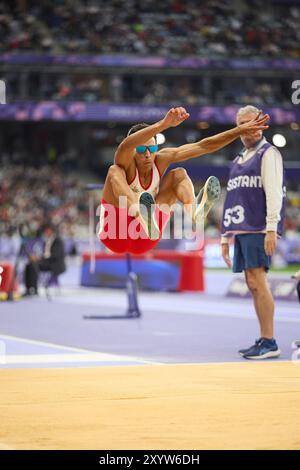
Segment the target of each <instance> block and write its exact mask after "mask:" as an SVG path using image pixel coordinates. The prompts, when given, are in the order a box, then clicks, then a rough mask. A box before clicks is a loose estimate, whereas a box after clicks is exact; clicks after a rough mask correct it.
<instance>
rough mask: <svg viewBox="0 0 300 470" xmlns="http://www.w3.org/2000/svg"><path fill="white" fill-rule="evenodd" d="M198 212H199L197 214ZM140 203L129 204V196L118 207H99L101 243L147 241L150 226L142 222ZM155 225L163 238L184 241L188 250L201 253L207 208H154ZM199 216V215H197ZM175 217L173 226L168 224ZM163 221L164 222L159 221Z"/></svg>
mask: <svg viewBox="0 0 300 470" xmlns="http://www.w3.org/2000/svg"><path fill="white" fill-rule="evenodd" d="M196 211H197V212H196ZM139 213H140V207H139V205H138V204H131V205H130V204H129V203H128V200H127V197H126V196H120V197H119V203H118V208H115V207H114V206H113V205H112V204H101V205H99V206H98V207H97V212H96V215H97V216H98V217H99V222H98V224H97V227H96V234H97V236H98V238H100V240H103V241H104V240H107V239H110V240H126V239H127V238H130V239H131V240H138V239H142V240H146V239H148V238H149V233H147V230H144V227H145V226H147V223H146V224H144V225H143V223H141V217H139V216H136V214H139ZM151 213H152V216H151V223H153V224H156V226H157V227H159V229H160V237H159V239H163V240H170V239H175V240H182V241H184V242H185V243H186V245H185V248H186V249H188V250H193V249H196V250H200V249H202V248H203V246H204V223H205V221H204V219H205V218H204V213H203V209H200V210H199V208H196V207H195V206H194V205H193V204H190V205H185V206H183V205H182V204H180V203H175V204H173V205H172V206H169V205H168V204H159V205H156V204H155V205H153V207H152V210H151ZM195 214H196V216H195ZM171 216H172V224H169V223H168V221H169V219H170V217H171ZM159 221H160V222H159Z"/></svg>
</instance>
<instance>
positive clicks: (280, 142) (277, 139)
mask: <svg viewBox="0 0 300 470" xmlns="http://www.w3.org/2000/svg"><path fill="white" fill-rule="evenodd" d="M272 141H273V144H274V145H276V147H285V146H286V138H285V137H284V135H282V134H274V135H273V138H272Z"/></svg>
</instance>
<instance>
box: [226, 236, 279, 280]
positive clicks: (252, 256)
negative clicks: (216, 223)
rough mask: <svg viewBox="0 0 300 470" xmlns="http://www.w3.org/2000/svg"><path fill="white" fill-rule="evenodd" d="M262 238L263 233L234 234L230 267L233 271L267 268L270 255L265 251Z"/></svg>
mask: <svg viewBox="0 0 300 470" xmlns="http://www.w3.org/2000/svg"><path fill="white" fill-rule="evenodd" d="M264 240H265V234H264V233H245V234H242V235H236V236H235V242H234V256H233V268H232V271H233V272H234V273H241V272H242V271H244V270H245V269H249V268H260V267H264V268H265V270H266V271H268V270H269V268H270V264H271V256H267V255H266V253H265V249H264Z"/></svg>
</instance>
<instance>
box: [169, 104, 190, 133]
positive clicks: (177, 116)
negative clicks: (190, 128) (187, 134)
mask: <svg viewBox="0 0 300 470" xmlns="http://www.w3.org/2000/svg"><path fill="white" fill-rule="evenodd" d="M189 117H190V115H189V113H188V112H187V111H186V109H185V108H172V109H170V110H169V111H168V112H167V114H166V115H165V117H164V118H163V120H162V122H163V126H164V127H165V128H166V129H168V128H169V127H176V126H179V124H181V123H182V122H183V121H185V120H186V119H187V118H189Z"/></svg>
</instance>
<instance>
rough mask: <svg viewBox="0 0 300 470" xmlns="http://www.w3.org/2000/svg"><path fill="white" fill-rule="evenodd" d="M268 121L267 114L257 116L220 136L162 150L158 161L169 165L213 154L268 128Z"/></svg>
mask: <svg viewBox="0 0 300 470" xmlns="http://www.w3.org/2000/svg"><path fill="white" fill-rule="evenodd" d="M269 119H270V117H269V116H268V115H267V114H265V115H264V116H261V115H260V114H259V115H257V116H256V118H255V119H252V121H249V122H246V123H245V124H241V125H240V126H237V127H234V128H233V129H229V130H228V131H225V132H221V133H220V134H216V135H213V136H211V137H207V138H205V139H202V140H199V141H198V142H195V143H193V144H186V145H182V146H180V147H177V148H165V149H162V150H161V151H160V152H159V159H160V160H161V162H163V161H164V160H165V161H166V163H168V164H169V165H170V164H171V163H177V162H182V161H184V160H189V159H190V158H195V157H200V156H201V155H205V154H207V153H213V152H215V151H216V150H219V149H221V148H223V147H225V146H226V145H228V144H230V143H231V142H233V141H234V140H235V139H237V138H238V137H240V135H242V134H251V133H253V132H256V131H258V130H265V129H268V127H269V126H268V125H267V124H266V123H267V121H268V120H269Z"/></svg>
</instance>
